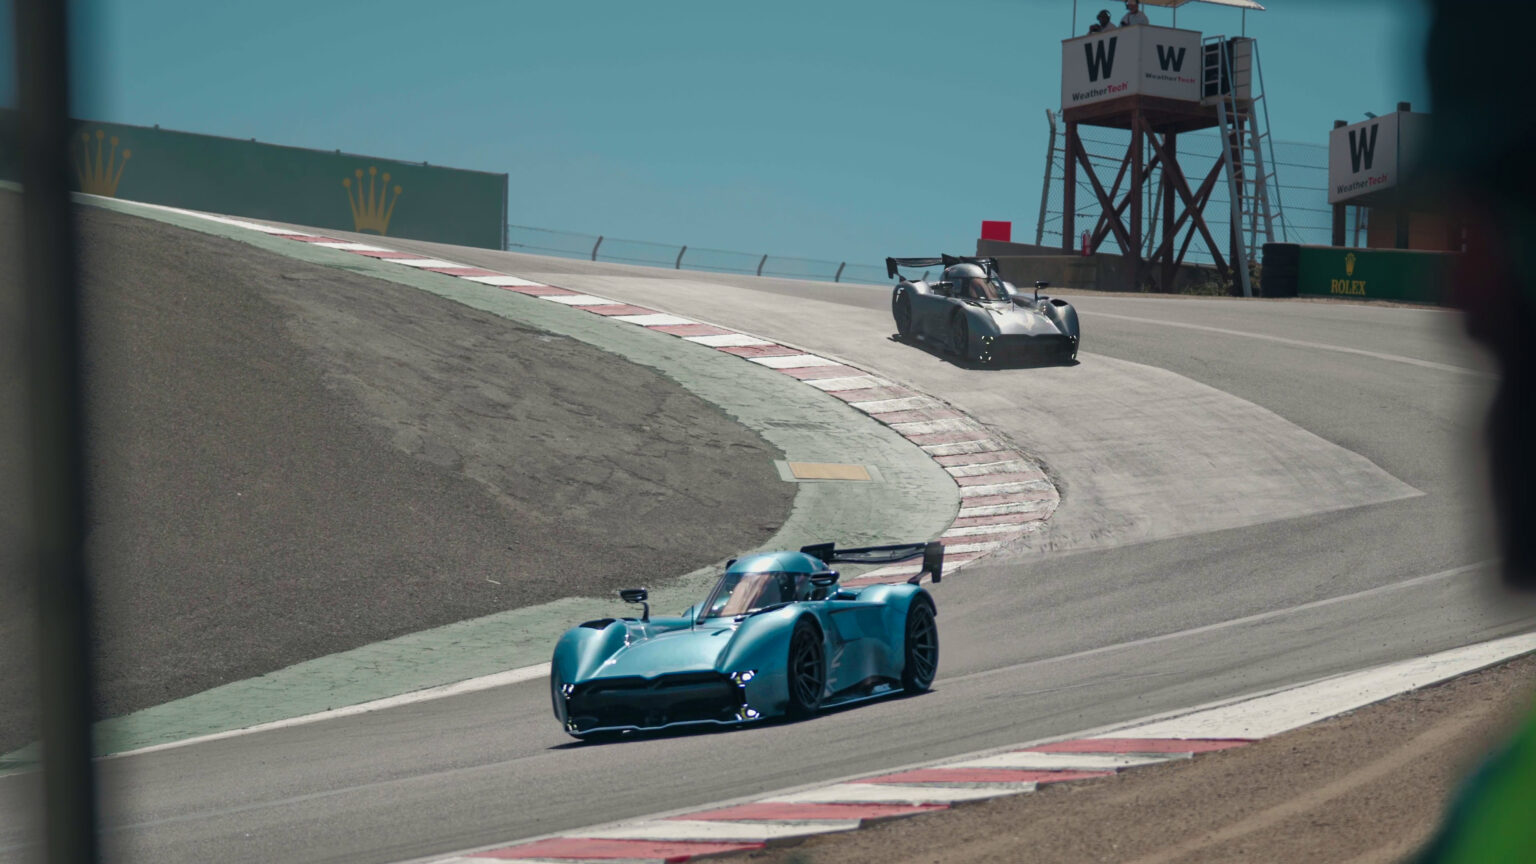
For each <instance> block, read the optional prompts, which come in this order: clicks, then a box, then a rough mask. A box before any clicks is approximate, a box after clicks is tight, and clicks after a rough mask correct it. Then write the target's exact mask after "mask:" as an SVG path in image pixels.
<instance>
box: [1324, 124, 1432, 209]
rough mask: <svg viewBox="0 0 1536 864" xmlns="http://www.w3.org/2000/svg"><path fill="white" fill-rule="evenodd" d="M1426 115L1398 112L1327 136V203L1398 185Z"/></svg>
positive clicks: (1334, 131)
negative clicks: (1403, 167)
mask: <svg viewBox="0 0 1536 864" xmlns="http://www.w3.org/2000/svg"><path fill="white" fill-rule="evenodd" d="M1428 116H1429V115H1427V114H1412V113H1409V112H1407V111H1397V112H1394V113H1392V114H1386V115H1383V116H1381V117H1372V118H1370V119H1369V120H1364V121H1362V122H1360V123H1356V124H1354V125H1353V126H1341V127H1339V128H1337V129H1334V130H1333V132H1331V133H1330V134H1329V135H1328V203H1329V204H1339V203H1341V202H1344V201H1350V200H1352V199H1355V198H1359V197H1360V196H1362V195H1371V194H1374V193H1376V192H1383V191H1386V190H1387V189H1391V188H1393V187H1395V186H1397V185H1398V183H1399V182H1400V181H1399V177H1400V175H1401V174H1402V166H1403V165H1404V164H1405V163H1406V162H1407V158H1406V157H1407V154H1409V153H1411V152H1412V145H1413V144H1414V142H1416V141H1418V140H1420V139H1421V137H1422V136H1421V135H1419V134H1418V133H1419V131H1420V128H1421V124H1422V123H1423V122H1424V120H1425V118H1426V117H1428Z"/></svg>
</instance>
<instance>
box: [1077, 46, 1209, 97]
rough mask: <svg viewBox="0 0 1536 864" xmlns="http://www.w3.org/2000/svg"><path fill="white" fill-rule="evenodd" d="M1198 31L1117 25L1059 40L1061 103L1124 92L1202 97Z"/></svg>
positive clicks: (1116, 94)
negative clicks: (1105, 29)
mask: <svg viewBox="0 0 1536 864" xmlns="http://www.w3.org/2000/svg"><path fill="white" fill-rule="evenodd" d="M1199 67H1200V34H1199V33H1196V32H1195V31H1193V30H1174V29H1171V28H1168V27H1150V26H1146V25H1142V26H1139V27H1117V28H1115V29H1113V30H1110V31H1108V32H1106V33H1095V34H1093V35H1091V36H1082V37H1079V38H1076V39H1068V40H1066V41H1064V42H1062V43H1061V107H1063V108H1073V107H1075V106H1079V105H1091V104H1093V103H1094V102H1101V101H1104V100H1108V99H1117V98H1119V97H1121V96H1131V95H1143V96H1159V97H1162V98H1164V99H1180V100H1186V101H1190V102H1198V101H1199V100H1200V82H1199V77H1200V75H1199V72H1200V70H1199Z"/></svg>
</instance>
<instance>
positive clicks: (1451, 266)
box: [1264, 243, 1459, 304]
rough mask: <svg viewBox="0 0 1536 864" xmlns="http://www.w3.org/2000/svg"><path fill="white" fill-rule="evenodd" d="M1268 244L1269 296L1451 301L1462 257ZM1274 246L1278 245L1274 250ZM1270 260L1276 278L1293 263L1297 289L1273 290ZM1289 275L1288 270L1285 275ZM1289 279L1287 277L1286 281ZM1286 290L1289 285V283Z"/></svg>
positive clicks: (1394, 250) (1288, 269)
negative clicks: (1272, 260) (1451, 291)
mask: <svg viewBox="0 0 1536 864" xmlns="http://www.w3.org/2000/svg"><path fill="white" fill-rule="evenodd" d="M1286 245H1289V244H1278V243H1277V244H1266V245H1265V250H1264V251H1265V256H1264V257H1265V261H1264V269H1265V277H1266V288H1265V292H1264V293H1265V294H1266V295H1268V294H1271V293H1274V294H1276V295H1279V296H1283V295H1286V294H1299V295H1301V296H1304V297H1342V298H1354V299H1360V300H1401V301H1406V302H1410V303H1435V304H1445V303H1447V302H1449V299H1450V290H1451V280H1452V276H1453V275H1454V273H1455V269H1456V264H1457V261H1458V259H1459V256H1458V255H1457V254H1455V253H1451V252H1419V251H1411V250H1406V249H1354V248H1349V247H1342V246H1295V245H1290V248H1289V249H1286V248H1280V247H1283V246H1286ZM1271 247H1277V248H1274V249H1272V248H1271ZM1271 258H1273V259H1275V263H1276V264H1277V265H1279V266H1277V267H1276V268H1275V269H1276V273H1275V274H1274V275H1275V276H1277V277H1279V276H1281V275H1282V273H1281V271H1282V270H1285V271H1290V270H1291V268H1292V267H1294V273H1295V276H1294V279H1295V283H1294V284H1295V288H1294V291H1293V292H1292V291H1286V290H1279V291H1274V292H1272V291H1271V289H1270V288H1269V287H1268V285H1269V283H1270V282H1271V281H1278V280H1270V279H1269V278H1268V277H1269V276H1270V275H1271V274H1270V273H1269V272H1268V271H1269V269H1270V261H1271ZM1283 275H1284V276H1286V277H1289V276H1290V273H1289V272H1287V273H1284V274H1283ZM1285 281H1289V279H1288V278H1287V279H1285ZM1285 287H1286V288H1288V287H1289V286H1285Z"/></svg>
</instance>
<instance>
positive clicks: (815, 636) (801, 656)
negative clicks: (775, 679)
mask: <svg viewBox="0 0 1536 864" xmlns="http://www.w3.org/2000/svg"><path fill="white" fill-rule="evenodd" d="M787 668H788V672H787V674H786V677H787V679H788V680H787V683H788V685H789V708H788V710H787V712H786V713H788V714H789V716H790V717H797V718H798V717H809V716H810V715H812V714H815V713H816V712H817V711H819V710H821V697H822V693H823V691H825V689H826V684H827V658H826V652H825V651H824V650H823V648H822V644H821V632H820V631H818V630H817V629H816V625H814V624H812V623H811V622H810V621H808V620H806V619H804V618H802V619H800V620H799V621H798V622H796V623H795V631H794V633H793V634H792V635H791V636H790V637H789V666H788V667H787Z"/></svg>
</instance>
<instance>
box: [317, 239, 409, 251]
mask: <svg viewBox="0 0 1536 864" xmlns="http://www.w3.org/2000/svg"><path fill="white" fill-rule="evenodd" d="M310 245H311V246H319V247H320V248H322V249H340V250H341V251H343V252H393V251H394V250H393V249H385V248H384V247H383V246H374V245H372V244H369V243H352V242H349V241H345V240H338V241H336V242H335V243H331V242H325V243H311V244H310Z"/></svg>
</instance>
